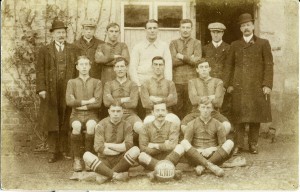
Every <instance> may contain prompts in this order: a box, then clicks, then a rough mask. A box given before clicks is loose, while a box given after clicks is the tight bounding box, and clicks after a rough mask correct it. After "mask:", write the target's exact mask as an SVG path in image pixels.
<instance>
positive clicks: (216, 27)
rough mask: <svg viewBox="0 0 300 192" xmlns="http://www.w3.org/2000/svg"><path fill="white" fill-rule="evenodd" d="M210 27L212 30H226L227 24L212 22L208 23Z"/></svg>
mask: <svg viewBox="0 0 300 192" xmlns="http://www.w3.org/2000/svg"><path fill="white" fill-rule="evenodd" d="M208 29H209V30H211V31H224V30H225V29H226V27H225V25H224V24H223V23H218V22H216V23H210V24H209V25H208Z"/></svg>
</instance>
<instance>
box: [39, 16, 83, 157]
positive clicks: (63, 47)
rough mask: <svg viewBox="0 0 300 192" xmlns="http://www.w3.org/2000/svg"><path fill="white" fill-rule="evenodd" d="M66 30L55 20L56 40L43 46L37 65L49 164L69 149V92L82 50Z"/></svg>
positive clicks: (62, 24) (53, 26)
mask: <svg viewBox="0 0 300 192" xmlns="http://www.w3.org/2000/svg"><path fill="white" fill-rule="evenodd" d="M66 29H67V27H66V26H65V25H64V23H63V22H62V21H59V20H57V19H54V21H53V23H52V27H51V29H50V32H51V34H52V37H53V41H52V42H51V43H50V44H48V45H46V46H43V47H42V48H41V49H40V51H39V54H38V58H37V64H36V93H37V94H38V95H39V97H40V99H41V103H40V113H39V115H40V117H39V118H38V119H39V121H40V122H39V126H41V127H43V130H44V131H46V132H48V145H49V152H50V153H51V156H50V158H49V161H48V162H49V163H53V162H55V161H57V160H58V159H59V157H60V156H61V154H63V155H65V154H67V152H68V131H69V117H70V113H71V109H70V108H69V107H67V106H66V101H65V98H66V97H65V94H66V87H67V82H68V80H69V79H71V78H74V75H75V70H76V69H75V62H76V59H77V56H78V53H79V50H78V49H77V48H76V46H74V45H71V44H69V43H67V42H66V41H65V40H66V34H67V32H66Z"/></svg>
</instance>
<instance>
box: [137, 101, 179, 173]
mask: <svg viewBox="0 0 300 192" xmlns="http://www.w3.org/2000/svg"><path fill="white" fill-rule="evenodd" d="M153 115H154V117H155V119H154V121H152V122H149V123H147V124H145V125H144V127H143V130H142V132H141V134H140V137H139V139H140V140H139V141H140V150H141V154H140V155H139V157H138V159H139V162H140V164H141V165H142V166H144V167H145V168H146V169H148V170H151V171H154V169H155V167H156V165H157V164H158V162H160V160H168V161H170V162H171V163H170V162H169V163H167V164H173V165H174V166H175V165H176V164H177V163H178V161H179V159H180V157H181V156H182V155H183V154H184V149H183V147H182V146H181V145H178V144H177V143H178V136H179V125H178V124H175V123H172V122H170V121H167V120H166V115H167V107H166V104H165V103H160V104H154V106H153ZM151 174H152V176H151V178H153V177H154V176H153V174H155V173H154V172H152V173H151ZM151 174H150V175H151ZM155 176H158V177H159V175H155ZM161 176H163V175H161ZM172 176H174V175H172Z"/></svg>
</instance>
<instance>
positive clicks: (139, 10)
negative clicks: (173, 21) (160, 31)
mask: <svg viewBox="0 0 300 192" xmlns="http://www.w3.org/2000/svg"><path fill="white" fill-rule="evenodd" d="M124 18H125V20H124V27H145V23H146V21H147V20H148V19H149V6H148V5H124Z"/></svg>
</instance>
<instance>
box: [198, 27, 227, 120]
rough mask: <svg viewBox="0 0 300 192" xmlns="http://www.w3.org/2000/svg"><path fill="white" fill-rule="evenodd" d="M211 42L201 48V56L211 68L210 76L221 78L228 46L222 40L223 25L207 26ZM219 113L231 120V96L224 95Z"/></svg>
mask: <svg viewBox="0 0 300 192" xmlns="http://www.w3.org/2000/svg"><path fill="white" fill-rule="evenodd" d="M208 29H209V30H210V35H211V38H212V41H211V42H210V43H209V44H207V45H205V46H204V47H203V52H202V55H203V57H204V58H205V60H206V61H207V62H208V63H209V66H210V68H211V71H210V76H211V77H214V78H218V79H222V78H223V75H222V74H223V68H224V63H225V60H226V57H227V55H228V52H229V48H230V45H228V44H227V43H226V42H224V41H223V40H222V37H223V35H224V31H225V29H226V27H225V25H224V24H223V23H219V22H215V23H210V24H209V25H208ZM220 112H221V113H222V114H223V115H225V116H226V117H227V118H229V119H231V94H229V93H225V95H224V100H223V104H222V107H221V108H220Z"/></svg>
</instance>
